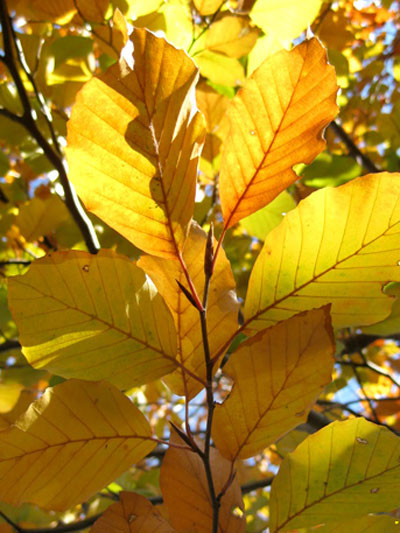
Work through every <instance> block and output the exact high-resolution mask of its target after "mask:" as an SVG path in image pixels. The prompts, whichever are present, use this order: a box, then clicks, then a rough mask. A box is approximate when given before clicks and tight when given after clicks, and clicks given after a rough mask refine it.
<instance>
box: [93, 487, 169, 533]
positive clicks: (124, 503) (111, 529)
mask: <svg viewBox="0 0 400 533" xmlns="http://www.w3.org/2000/svg"><path fill="white" fill-rule="evenodd" d="M118 496H119V502H117V503H113V504H112V505H110V507H108V508H107V510H106V511H105V512H104V513H103V515H102V516H101V518H99V519H98V520H97V521H96V522H95V524H94V526H93V527H92V528H91V530H90V533H128V532H129V531H132V532H134V531H138V532H139V531H140V533H174V531H175V529H173V528H172V527H171V526H170V525H169V524H168V522H167V521H166V520H165V518H164V517H163V516H162V515H161V514H160V513H159V511H157V509H156V508H155V507H154V506H153V505H152V504H151V502H149V500H147V499H146V498H145V497H144V496H141V495H140V494H135V493H134V492H120V493H119V495H118Z"/></svg>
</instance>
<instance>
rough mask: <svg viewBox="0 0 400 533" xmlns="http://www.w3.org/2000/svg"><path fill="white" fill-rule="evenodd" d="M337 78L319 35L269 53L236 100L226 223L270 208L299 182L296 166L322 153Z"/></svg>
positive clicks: (224, 199)
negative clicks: (322, 133)
mask: <svg viewBox="0 0 400 533" xmlns="http://www.w3.org/2000/svg"><path fill="white" fill-rule="evenodd" d="M336 91H337V85H336V79H335V72H334V69H333V67H331V66H330V65H328V63H327V58H326V53H325V51H324V49H323V47H322V46H321V44H320V43H319V42H318V40H317V39H312V40H310V41H306V42H304V43H302V44H301V45H299V46H297V47H296V48H294V49H293V50H292V51H290V52H287V51H286V50H282V51H280V52H278V53H277V54H274V55H273V56H271V57H269V58H268V59H266V60H265V61H264V63H262V65H261V66H260V67H259V68H258V69H257V70H256V71H255V72H254V73H253V74H252V75H251V77H250V78H249V79H248V80H247V82H246V84H245V86H244V88H243V89H242V90H241V91H239V93H238V94H237V96H236V97H235V98H234V99H233V100H232V102H231V104H230V107H229V110H228V119H229V125H230V132H229V135H228V137H227V138H226V141H225V144H224V150H223V154H222V161H221V176H220V196H221V204H222V212H223V215H224V220H225V226H226V227H230V226H232V225H233V224H235V223H236V222H237V221H239V220H240V219H241V218H243V217H245V216H248V215H250V214H251V213H253V212H254V211H257V209H260V208H261V207H264V206H265V205H266V204H268V203H269V202H270V201H272V200H273V199H274V198H275V197H276V196H277V195H278V194H279V193H280V192H282V191H283V190H284V189H286V188H287V187H288V186H289V185H290V184H291V183H293V182H294V181H295V180H296V179H297V175H296V174H295V172H294V171H293V170H292V167H293V165H295V164H297V163H301V162H303V163H310V162H311V161H312V160H313V159H314V157H315V156H316V155H317V154H318V153H319V152H321V151H322V150H323V148H324V145H325V142H324V140H323V139H322V135H321V132H322V130H323V128H324V127H325V126H327V125H328V124H329V122H330V121H331V120H332V118H333V117H334V116H335V114H336V111H337V107H336V103H335V100H336Z"/></svg>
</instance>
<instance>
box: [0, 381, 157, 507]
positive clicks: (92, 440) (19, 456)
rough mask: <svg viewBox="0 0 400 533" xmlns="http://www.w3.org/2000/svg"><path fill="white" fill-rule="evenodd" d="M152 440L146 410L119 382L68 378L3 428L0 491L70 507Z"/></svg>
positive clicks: (13, 500)
mask: <svg viewBox="0 0 400 533" xmlns="http://www.w3.org/2000/svg"><path fill="white" fill-rule="evenodd" d="M155 445H156V444H155V442H152V440H151V430H150V426H149V423H148V422H147V420H146V419H145V417H144V416H143V415H142V413H141V412H140V411H139V409H137V407H135V406H134V405H133V403H132V402H131V401H130V400H129V399H128V398H127V397H126V396H125V395H124V394H122V393H121V392H119V391H118V390H117V389H116V388H115V387H114V386H112V385H110V384H109V383H106V382H101V383H91V382H87V381H79V380H74V379H73V380H69V381H65V382H64V383H61V385H57V386H56V387H53V388H49V389H47V390H46V392H45V393H44V394H43V396H42V397H41V398H40V399H39V400H37V401H36V402H34V403H33V404H32V405H31V406H30V407H29V409H28V410H27V411H26V413H24V414H23V415H22V416H21V417H20V418H19V419H18V420H17V421H16V422H15V425H13V426H11V427H10V428H8V429H6V430H3V431H1V432H0V498H1V499H2V501H4V502H6V503H10V504H12V505H20V504H21V503H23V502H30V503H35V504H36V505H39V507H42V508H44V509H54V510H58V511H62V510H65V509H68V508H70V507H71V506H73V505H75V504H78V503H81V502H82V501H85V500H86V499H87V498H89V497H90V496H91V495H92V494H94V493H95V492H96V491H97V490H100V489H102V488H103V487H104V486H105V485H107V484H108V483H110V482H111V481H113V479H115V478H116V477H117V476H119V475H120V474H122V473H123V472H124V471H125V470H127V469H128V468H129V467H130V466H131V465H132V464H133V463H137V462H138V461H140V460H141V459H143V457H145V456H146V455H147V454H148V453H149V452H150V451H151V450H152V449H153V448H154V447H155Z"/></svg>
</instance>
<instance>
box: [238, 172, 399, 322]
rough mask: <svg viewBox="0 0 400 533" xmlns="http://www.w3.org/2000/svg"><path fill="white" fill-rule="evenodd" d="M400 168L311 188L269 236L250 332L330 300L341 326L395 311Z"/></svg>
mask: <svg viewBox="0 0 400 533" xmlns="http://www.w3.org/2000/svg"><path fill="white" fill-rule="evenodd" d="M399 198H400V174H388V173H381V174H371V175H368V176H363V177H362V178H358V179H355V180H353V181H351V182H349V183H347V184H345V185H342V186H340V187H338V188H336V189H330V188H326V189H323V190H319V191H317V192H314V193H313V194H311V195H310V196H308V197H307V198H306V199H305V200H303V201H302V202H300V204H299V205H298V206H297V208H296V209H294V210H293V211H291V212H290V213H288V214H287V215H286V217H285V218H284V219H283V221H282V223H281V224H280V225H279V226H278V227H277V228H275V229H274V230H273V231H272V232H271V233H270V234H269V235H268V237H267V239H266V241H265V243H264V247H263V249H262V250H261V252H260V255H259V256H258V258H257V260H256V263H255V265H254V267H253V271H252V273H251V276H250V281H249V287H248V292H247V297H246V304H245V312H244V314H245V324H246V326H247V330H248V331H259V330H261V329H264V328H266V327H267V326H269V325H271V324H275V323H276V322H279V321H281V320H285V319H287V318H289V317H291V316H293V315H294V314H296V313H298V312H300V311H304V310H306V309H312V308H313V307H318V306H321V305H324V304H327V303H332V310H331V313H332V322H333V324H334V326H336V327H346V326H358V325H368V324H373V323H375V322H379V321H381V320H383V319H384V318H385V317H387V316H388V315H389V313H390V309H391V305H392V301H393V299H392V298H391V297H390V296H387V295H385V294H384V293H383V292H382V286H383V285H384V284H386V283H387V282H389V281H400V267H399V261H400V251H399V250H400V232H399V228H400V200H399Z"/></svg>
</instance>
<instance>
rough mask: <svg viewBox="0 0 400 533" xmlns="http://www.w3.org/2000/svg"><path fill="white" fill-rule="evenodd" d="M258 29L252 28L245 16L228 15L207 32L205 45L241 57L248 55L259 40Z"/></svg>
mask: <svg viewBox="0 0 400 533" xmlns="http://www.w3.org/2000/svg"><path fill="white" fill-rule="evenodd" d="M257 37H258V31H257V30H256V29H254V28H251V27H250V25H249V23H248V22H247V20H246V19H245V18H241V17H237V16H234V15H231V16H229V15H228V16H226V17H224V18H222V19H221V20H218V21H217V22H214V24H212V25H211V27H210V29H209V30H208V32H207V33H206V39H205V47H206V49H207V50H210V51H212V52H219V53H221V54H226V55H227V56H229V57H236V58H240V57H242V56H245V55H247V54H248V53H249V52H250V50H251V49H252V48H253V46H254V45H255V43H256V41H257Z"/></svg>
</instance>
